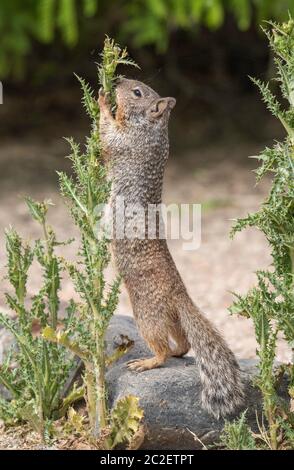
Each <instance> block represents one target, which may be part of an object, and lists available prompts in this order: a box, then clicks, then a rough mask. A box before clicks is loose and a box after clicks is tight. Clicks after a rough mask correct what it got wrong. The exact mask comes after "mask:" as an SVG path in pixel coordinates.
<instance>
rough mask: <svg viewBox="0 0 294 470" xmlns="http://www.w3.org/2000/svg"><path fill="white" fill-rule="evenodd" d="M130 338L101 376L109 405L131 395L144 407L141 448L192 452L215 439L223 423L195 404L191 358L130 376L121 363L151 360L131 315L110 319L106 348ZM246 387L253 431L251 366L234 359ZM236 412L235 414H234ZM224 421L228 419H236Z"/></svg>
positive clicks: (255, 399)
mask: <svg viewBox="0 0 294 470" xmlns="http://www.w3.org/2000/svg"><path fill="white" fill-rule="evenodd" d="M120 334H123V335H127V336H128V337H129V338H130V339H132V340H134V346H133V348H132V349H131V350H130V351H129V352H128V353H127V354H126V355H125V356H123V357H122V358H120V360H119V361H118V362H116V363H115V365H113V366H112V367H111V369H110V370H109V371H108V373H107V382H108V394H109V401H110V405H112V404H113V403H114V402H115V401H116V400H118V399H119V398H122V397H123V396H125V395H129V394H133V395H135V396H137V397H139V399H140V405H141V407H142V408H143V409H144V414H145V425H146V430H147V433H146V438H145V441H144V443H143V448H145V449H193V448H195V449H197V448H201V447H202V446H201V444H200V442H199V441H197V439H196V438H195V437H194V436H193V434H194V435H196V436H197V438H199V439H200V440H201V441H202V442H203V443H204V444H209V443H212V442H214V441H215V440H217V438H218V436H219V434H220V431H221V430H222V428H223V425H224V420H222V419H221V420H216V419H214V418H213V417H212V416H210V415H209V414H208V413H207V412H206V411H205V410H204V409H203V408H202V406H201V401H200V397H201V384H200V378H199V375H198V371H197V367H196V366H195V359H194V358H193V357H189V356H186V357H184V358H170V359H169V360H168V361H167V362H166V364H165V365H164V366H163V367H161V368H158V369H153V370H150V371H145V372H142V373H139V374H138V373H135V372H131V371H129V370H128V369H127V368H126V362H127V361H129V360H131V359H136V358H139V357H151V353H150V351H149V349H148V348H147V346H146V345H145V343H144V342H143V340H142V339H141V337H140V336H139V334H138V332H137V329H136V327H135V324H134V321H133V319H132V318H131V317H125V316H119V315H117V316H114V317H113V319H112V321H111V324H110V327H109V330H108V335H107V343H108V347H109V349H110V350H111V349H113V346H114V345H115V343H119V335H120ZM240 366H241V369H242V374H243V380H244V383H245V388H246V405H245V408H247V409H248V412H247V416H248V421H249V423H250V424H251V426H252V427H253V428H256V420H255V412H256V409H260V401H261V400H260V395H259V392H258V391H257V390H256V389H254V388H253V387H252V385H251V382H252V377H253V376H254V374H256V362H254V361H247V360H243V361H240ZM240 411H241V410H240ZM238 414H239V413H238V412H237V413H236V415H235V416H232V417H230V419H234V418H236V417H237V416H238Z"/></svg>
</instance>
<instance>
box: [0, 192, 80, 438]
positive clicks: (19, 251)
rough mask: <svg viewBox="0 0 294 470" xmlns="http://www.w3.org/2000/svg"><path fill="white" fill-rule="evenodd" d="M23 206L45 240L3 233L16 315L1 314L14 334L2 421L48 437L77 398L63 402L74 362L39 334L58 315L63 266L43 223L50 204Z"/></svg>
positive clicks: (0, 404)
mask: <svg viewBox="0 0 294 470" xmlns="http://www.w3.org/2000/svg"><path fill="white" fill-rule="evenodd" d="M27 205H28V208H29V211H30V213H31V215H32V217H33V218H34V219H35V220H36V221H37V222H38V223H39V224H40V225H41V227H42V229H43V238H42V239H40V240H37V241H36V243H35V245H34V246H30V245H29V244H28V243H26V242H24V241H23V240H22V239H21V237H20V235H19V234H18V233H17V232H16V231H15V230H14V229H12V228H10V229H9V230H7V231H6V250H7V259H8V266H7V267H8V279H9V281H10V284H11V287H12V293H11V292H8V293H6V294H5V296H6V302H7V304H8V307H9V308H10V309H11V311H12V312H14V316H13V317H10V316H8V315H4V314H3V313H1V314H0V325H2V326H3V327H5V328H6V329H7V330H8V331H9V332H10V333H11V334H12V336H13V337H14V340H15V345H14V346H13V347H12V349H11V351H10V352H9V353H8V354H7V356H6V358H5V360H4V363H3V364H2V365H1V367H0V383H2V385H3V386H4V387H5V388H6V390H7V391H8V392H9V394H10V399H9V400H5V399H4V398H1V400H0V417H1V418H2V419H3V420H4V421H5V422H7V423H10V424H12V423H16V422H18V421H26V422H29V423H30V424H31V426H32V427H33V428H34V429H35V430H36V431H37V432H39V433H40V434H41V435H42V437H43V438H45V437H46V436H48V435H50V423H51V421H52V420H54V419H58V418H60V417H61V416H62V415H63V414H64V413H65V412H66V410H67V407H68V406H70V404H71V403H72V402H73V401H74V400H75V399H76V398H79V397H80V396H79V393H77V394H76V393H74V394H71V397H70V398H69V397H67V398H66V399H64V397H63V387H64V384H65V381H66V380H67V377H68V374H69V371H70V369H71V368H72V366H73V362H72V359H71V358H69V356H68V354H66V352H65V351H64V350H63V348H61V347H60V346H58V345H55V344H48V343H46V342H45V341H44V340H43V338H42V337H41V336H40V331H41V329H42V328H44V327H45V326H46V325H50V327H51V328H52V330H53V331H56V329H57V326H58V316H59V290H60V278H61V271H62V267H61V265H60V261H59V259H58V257H57V256H56V254H55V247H56V246H57V245H60V243H58V242H57V240H56V236H55V233H54V232H53V230H52V228H51V227H50V225H48V223H47V221H46V214H47V210H48V207H49V205H50V201H47V202H43V203H38V202H35V201H33V200H32V199H27ZM34 260H36V261H38V263H39V265H40V267H41V270H42V272H43V283H42V286H41V288H40V290H39V292H38V294H37V295H35V296H34V297H33V299H32V301H31V302H30V299H28V295H27V283H28V282H29V269H30V267H31V265H32V263H33V261H34ZM72 313H73V312H72V311H71V309H70V308H69V309H68V312H67V316H66V318H64V319H63V323H64V325H66V326H68V325H69V324H70V322H71V317H72ZM76 391H77V390H75V392H76Z"/></svg>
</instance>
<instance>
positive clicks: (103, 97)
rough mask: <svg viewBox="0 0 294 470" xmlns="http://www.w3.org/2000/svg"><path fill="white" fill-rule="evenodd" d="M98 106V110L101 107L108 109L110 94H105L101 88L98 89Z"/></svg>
mask: <svg viewBox="0 0 294 470" xmlns="http://www.w3.org/2000/svg"><path fill="white" fill-rule="evenodd" d="M98 104H99V106H100V108H103V107H107V108H109V107H110V93H109V92H107V93H105V91H104V89H103V88H102V87H101V88H100V89H99V98H98Z"/></svg>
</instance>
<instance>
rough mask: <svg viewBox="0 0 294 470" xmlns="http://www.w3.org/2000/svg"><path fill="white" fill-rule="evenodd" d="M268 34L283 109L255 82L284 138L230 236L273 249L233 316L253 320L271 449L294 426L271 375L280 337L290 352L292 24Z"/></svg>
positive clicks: (293, 309)
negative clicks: (266, 179) (258, 194)
mask: <svg viewBox="0 0 294 470" xmlns="http://www.w3.org/2000/svg"><path fill="white" fill-rule="evenodd" d="M266 34H267V36H268V38H269V42H270V45H271V48H272V49H273V52H274V54H275V63H276V67H277V80H278V82H279V85H280V89H281V94H282V95H283V98H284V99H285V100H287V101H286V103H287V104H286V105H283V104H282V103H280V101H279V100H278V99H277V98H276V96H274V94H273V93H272V91H271V90H270V84H264V83H262V82H260V81H259V80H254V81H255V83H256V84H257V85H258V87H259V88H260V91H261V93H262V97H263V100H264V102H265V103H266V105H267V107H268V109H269V110H270V111H271V112H272V113H273V115H274V116H275V117H277V118H278V119H279V120H280V121H281V123H282V125H283V126H284V128H285V130H286V132H287V137H286V139H285V141H284V142H282V143H281V142H278V143H276V144H275V145H274V146H273V148H272V149H269V148H266V149H265V150H264V151H263V152H262V153H261V154H260V155H259V156H258V157H256V158H257V159H258V160H259V161H260V166H259V168H258V169H257V170H256V175H257V182H259V181H260V179H261V178H262V177H263V176H264V175H265V174H270V175H271V179H272V186H271V189H270V192H269V195H268V197H267V198H266V200H265V201H264V202H263V204H262V205H261V207H260V210H259V211H258V212H256V213H254V214H249V215H248V216H247V217H246V218H244V219H239V220H238V221H237V223H236V224H235V226H234V228H233V231H232V234H235V233H236V232H238V231H240V230H242V229H244V228H246V227H257V228H258V229H259V230H260V231H261V232H262V233H263V234H264V235H265V237H266V239H267V241H268V243H269V245H270V247H271V252H272V269H271V270H268V271H258V272H257V280H258V283H257V286H256V287H255V288H253V289H252V290H251V291H249V292H248V294H247V295H245V296H239V295H236V298H237V300H236V302H235V303H234V305H233V306H232V308H231V311H232V312H233V313H240V314H242V315H244V316H246V317H248V318H251V319H252V321H253V324H254V328H255V334H256V340H257V343H258V351H257V353H258V356H259V359H260V361H259V377H258V380H257V384H258V386H259V388H260V390H261V392H262V396H263V407H264V414H265V417H266V419H267V422H268V426H269V431H268V433H269V436H268V437H266V438H264V440H265V441H266V442H267V444H268V445H269V446H270V447H271V448H274V449H275V448H277V447H282V446H287V442H288V441H289V436H290V434H289V429H288V428H285V427H283V426H281V422H282V421H284V422H285V420H286V419H287V420H288V421H287V423H288V425H289V426H290V427H291V426H293V424H294V415H293V411H290V409H287V406H286V404H283V403H281V402H280V400H279V399H278V396H277V393H276V386H277V380H276V374H275V371H274V363H275V357H276V341H277V335H278V333H281V334H283V336H284V338H285V339H286V341H287V342H288V344H289V345H290V346H291V347H292V349H294V119H293V118H294V102H293V86H294V48H293V45H294V21H293V20H292V19H291V18H290V20H289V21H288V22H287V23H285V24H282V25H278V24H275V23H270V29H269V30H267V31H266ZM293 367H294V366H293V364H290V365H289V366H288V367H284V368H283V369H281V370H282V372H283V374H284V373H286V372H287V373H288V375H289V379H290V383H289V395H290V397H291V399H292V401H293V396H292V391H293V385H294V382H293V378H294V368H293ZM263 435H264V431H263Z"/></svg>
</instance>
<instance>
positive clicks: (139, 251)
mask: <svg viewBox="0 0 294 470" xmlns="http://www.w3.org/2000/svg"><path fill="white" fill-rule="evenodd" d="M115 96H116V112H115V116H113V114H112V111H111V104H110V99H109V96H108V95H107V94H106V95H105V93H104V92H103V90H100V92H99V105H100V122H99V128H100V139H101V146H102V155H103V157H104V159H105V162H106V165H107V167H108V169H109V177H110V179H111V181H112V195H111V201H112V204H113V203H114V200H115V198H117V197H118V196H119V197H123V198H124V201H125V204H126V205H127V204H130V205H134V204H140V205H141V206H143V207H144V208H146V209H147V206H148V204H159V203H161V195H162V185H163V174H164V168H165V164H166V161H167V159H168V155H169V138H168V121H169V116H170V111H171V109H172V108H173V107H174V106H175V103H176V100H175V99H174V98H170V97H168V98H161V97H160V96H159V95H158V94H157V93H156V92H155V91H154V90H152V89H151V88H150V87H148V86H147V85H145V84H144V83H141V82H139V81H136V80H129V79H126V78H122V79H119V80H118V82H117V84H116V88H115ZM112 248H113V253H114V259H115V263H116V266H117V268H118V271H119V273H120V274H121V276H122V278H123V280H124V283H125V285H126V287H127V290H128V293H129V296H130V299H131V303H132V307H133V313H134V317H135V320H136V323H137V326H138V328H139V331H140V333H141V335H142V337H143V338H144V340H145V341H146V343H147V344H148V346H149V348H150V349H151V351H152V352H153V353H154V357H152V358H148V359H138V360H134V361H131V362H130V363H128V367H129V368H130V369H131V370H133V371H137V372H142V371H144V370H148V369H152V368H155V367H159V366H161V365H162V364H163V363H164V362H165V361H166V359H167V358H168V357H170V356H178V357H180V356H183V355H184V354H186V353H187V352H188V350H189V349H190V347H192V349H193V350H194V352H195V356H196V362H197V364H198V366H199V369H200V377H201V383H202V403H203V406H204V407H205V408H206V409H207V410H208V411H209V412H210V413H212V414H213V415H214V416H216V417H217V418H219V417H220V416H225V415H228V414H231V413H232V412H233V411H235V410H236V409H237V408H238V407H239V406H240V405H241V404H242V402H243V386H242V381H241V377H240V370H239V366H238V364H237V362H236V359H235V357H234V355H233V353H232V352H231V350H230V349H229V348H228V346H227V344H226V343H225V341H224V340H223V338H222V337H221V335H220V334H219V333H218V332H217V331H216V329H215V328H214V327H213V326H212V324H211V323H210V322H209V321H208V320H207V319H206V318H205V316H204V315H203V314H202V313H201V311H200V310H199V308H198V307H197V306H195V305H194V303H193V302H192V300H191V299H190V297H189V295H188V293H187V291H186V288H185V286H184V283H183V281H182V279H181V277H180V274H179V273H178V270H177V268H176V266H175V263H174V261H173V259H172V257H171V254H170V252H169V249H168V247H167V243H166V240H165V239H160V238H155V239H140V238H132V239H128V238H122V239H118V238H116V237H114V239H113V242H112ZM170 339H172V340H173V341H174V342H175V343H176V347H175V348H172V347H171V345H170Z"/></svg>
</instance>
